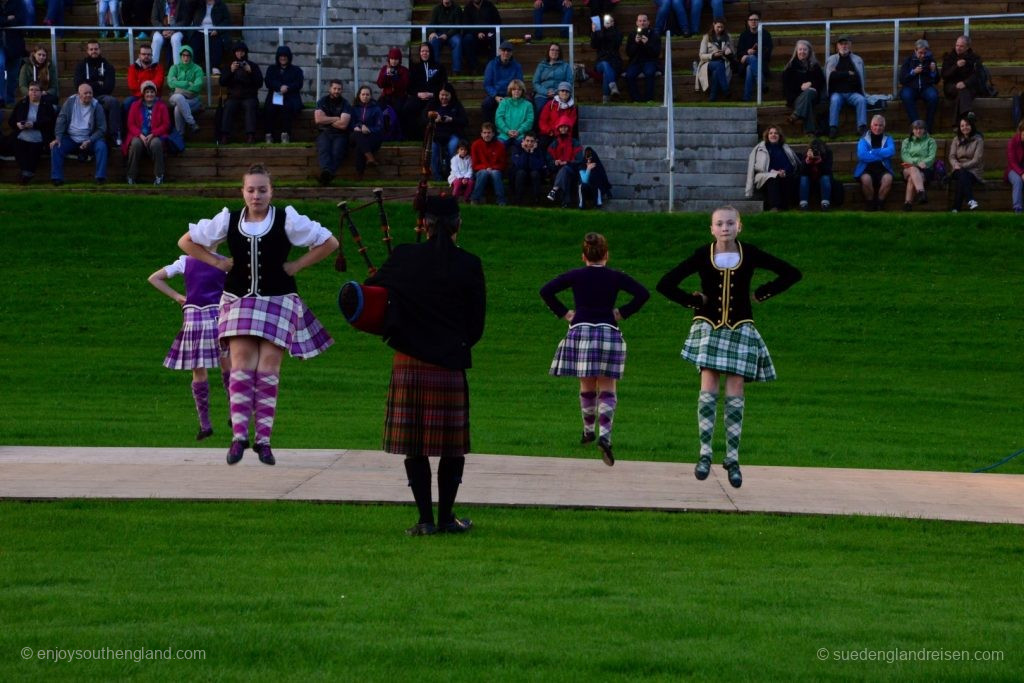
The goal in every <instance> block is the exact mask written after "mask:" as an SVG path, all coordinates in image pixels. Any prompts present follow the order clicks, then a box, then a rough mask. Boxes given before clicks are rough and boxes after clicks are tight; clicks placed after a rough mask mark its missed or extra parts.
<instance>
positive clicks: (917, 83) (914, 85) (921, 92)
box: [900, 39, 939, 133]
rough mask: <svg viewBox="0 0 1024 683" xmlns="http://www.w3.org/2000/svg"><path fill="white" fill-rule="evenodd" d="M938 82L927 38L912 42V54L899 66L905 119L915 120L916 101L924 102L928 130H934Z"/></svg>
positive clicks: (937, 72) (937, 69)
mask: <svg viewBox="0 0 1024 683" xmlns="http://www.w3.org/2000/svg"><path fill="white" fill-rule="evenodd" d="M938 82H939V67H938V66H937V65H936V64H935V58H934V57H932V52H931V50H929V49H928V41H927V40H923V39H922V40H919V41H917V42H916V43H914V54H912V55H910V56H909V57H907V60H906V61H905V62H903V66H902V67H901V68H900V84H901V85H902V87H901V88H900V99H901V100H903V107H904V108H905V109H906V110H907V120H909V121H917V120H918V119H919V118H921V117H919V116H918V115H917V101H918V100H924V102H925V106H926V109H925V121H926V122H927V125H928V132H929V133H931V132H933V131H934V130H935V110H936V109H938V108H939V91H938V90H936V89H935V84H936V83H938Z"/></svg>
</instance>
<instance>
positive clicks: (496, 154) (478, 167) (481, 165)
mask: <svg viewBox="0 0 1024 683" xmlns="http://www.w3.org/2000/svg"><path fill="white" fill-rule="evenodd" d="M469 156H470V158H471V159H473V170H474V171H482V170H484V169H485V168H493V169H497V170H499V171H504V170H505V144H504V143H502V142H501V141H499V140H498V138H494V139H492V140H491V141H490V142H484V140H483V138H477V139H476V140H474V141H473V144H472V145H470V146H469Z"/></svg>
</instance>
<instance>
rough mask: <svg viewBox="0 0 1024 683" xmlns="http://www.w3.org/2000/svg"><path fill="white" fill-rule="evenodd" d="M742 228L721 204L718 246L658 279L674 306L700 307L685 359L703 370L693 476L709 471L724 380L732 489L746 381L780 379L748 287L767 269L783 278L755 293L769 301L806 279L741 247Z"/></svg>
mask: <svg viewBox="0 0 1024 683" xmlns="http://www.w3.org/2000/svg"><path fill="white" fill-rule="evenodd" d="M742 230H743V224H742V223H741V222H740V213H739V211H737V210H736V209H734V208H733V207H731V206H723V207H721V208H718V209H716V210H715V212H714V213H712V214H711V234H712V235H713V236H714V238H715V241H714V242H713V243H712V244H710V245H704V246H701V247H698V248H697V249H696V251H694V252H693V254H692V255H691V256H690V257H689V258H688V259H686V260H685V261H683V262H682V263H680V264H679V265H678V266H676V267H675V268H673V269H672V270H670V271H669V272H668V273H666V274H665V276H664V277H662V278H661V280H660V281H659V282H658V288H657V289H658V291H659V292H660V293H661V294H663V295H664V296H666V297H668V298H669V299H671V300H672V301H675V302H676V303H678V304H680V305H682V306H685V307H687V308H693V309H695V312H694V316H693V325H692V326H691V327H690V334H689V336H688V337H687V338H686V343H685V345H684V346H683V351H682V357H683V358H684V359H685V360H688V361H690V362H691V363H693V364H694V365H696V366H697V368H698V369H699V370H700V394H699V395H698V398H697V430H698V433H699V435H700V459H699V460H698V461H697V467H696V469H695V470H694V474H695V475H696V477H697V479H700V480H704V479H707V477H708V474H710V472H711V455H712V451H711V439H712V436H713V435H714V432H715V416H716V412H717V409H718V389H719V379H720V377H721V375H725V419H724V423H725V436H726V453H725V460H724V461H723V462H722V466H723V467H724V468H725V469H726V471H728V473H729V483H730V484H731V485H732V486H733V487H734V488H739V487H740V486H742V485H743V475H742V473H741V472H740V462H739V448H740V435H741V433H742V432H743V383H744V382H755V381H756V382H768V381H771V380H773V379H775V368H774V367H773V365H772V359H771V356H769V355H768V349H767V347H765V345H764V340H762V339H761V335H760V334H758V332H757V328H755V327H754V318H753V314H752V312H751V306H750V283H751V279H752V277H753V274H754V271H755V270H756V269H758V268H765V269H767V270H770V271H772V272H774V273H775V274H776V275H778V277H776V278H775V279H774V280H772V281H770V282H766V283H765V284H763V285H761V286H760V287H758V288H757V289H756V290H754V298H755V299H757V300H758V301H764V300H765V299H768V298H770V297H773V296H775V295H777V294H780V293H782V292H784V291H786V290H787V289H789V288H790V287H792V286H793V285H794V284H796V283H797V282H798V281H799V280H800V277H801V275H800V271H799V270H797V269H796V268H794V267H793V266H791V265H789V264H788V263H786V262H785V261H783V260H782V259H779V258H775V257H774V256H772V255H771V254H768V253H766V252H764V251H761V250H760V249H758V248H757V247H755V246H754V245H752V244H740V242H739V241H738V239H737V237H739V234H740V232H741V231H742ZM693 274H697V275H699V276H700V290H698V291H695V292H693V293H689V292H685V291H683V290H681V289H679V284H680V283H681V282H682V281H683V280H685V279H686V278H687V277H689V276H690V275H693Z"/></svg>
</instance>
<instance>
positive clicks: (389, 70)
mask: <svg viewBox="0 0 1024 683" xmlns="http://www.w3.org/2000/svg"><path fill="white" fill-rule="evenodd" d="M377 87H378V88H380V97H379V98H377V102H378V104H380V106H381V107H391V108H392V109H394V110H395V113H400V112H401V111H402V110H403V109H404V108H405V100H406V98H407V97H408V96H409V69H408V68H407V67H406V66H405V65H404V64H402V51H401V50H400V49H399V48H397V47H393V48H391V49H390V50H388V59H387V63H385V64H384V66H382V67H381V68H380V71H379V72H378V73H377Z"/></svg>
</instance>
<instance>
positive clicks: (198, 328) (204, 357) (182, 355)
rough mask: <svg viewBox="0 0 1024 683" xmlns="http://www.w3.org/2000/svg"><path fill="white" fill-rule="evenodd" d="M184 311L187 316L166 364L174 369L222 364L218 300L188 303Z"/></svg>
mask: <svg viewBox="0 0 1024 683" xmlns="http://www.w3.org/2000/svg"><path fill="white" fill-rule="evenodd" d="M181 311H182V315H183V316H184V320H183V321H182V324H181V330H180V331H179V332H178V336H176V337H175V338H174V341H173V342H172V343H171V350H170V351H168V352H167V356H166V357H165V358H164V367H165V368H170V369H171V370H195V369H196V368H216V367H219V366H220V346H218V344H217V306H216V304H211V305H209V306H203V307H199V306H196V305H194V304H188V305H187V306H184V307H183V308H182V309H181Z"/></svg>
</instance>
